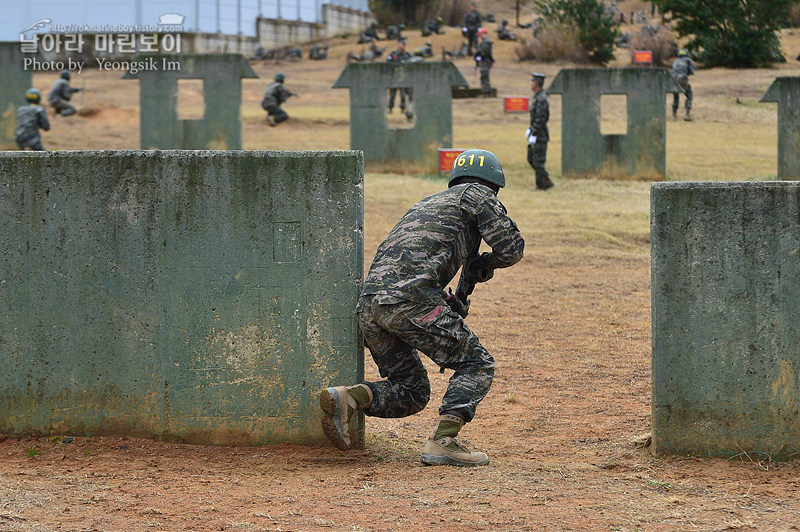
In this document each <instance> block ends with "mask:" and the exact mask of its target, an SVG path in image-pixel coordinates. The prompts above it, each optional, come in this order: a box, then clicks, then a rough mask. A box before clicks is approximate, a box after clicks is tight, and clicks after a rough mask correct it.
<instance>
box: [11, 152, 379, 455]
mask: <svg viewBox="0 0 800 532" xmlns="http://www.w3.org/2000/svg"><path fill="white" fill-rule="evenodd" d="M0 175H2V176H4V179H3V184H4V186H2V187H0V245H1V246H2V249H3V250H4V252H3V253H2V254H0V293H1V294H2V297H0V359H1V360H2V361H3V363H2V364H0V432H1V433H7V434H29V433H33V432H36V433H39V434H81V435H101V434H116V435H121V434H125V435H131V436H133V435H136V436H145V437H155V438H164V439H168V440H177V441H185V442H194V443H207V444H218V443H219V444H246V445H249V444H261V443H274V442H282V441H290V442H296V443H316V442H322V441H324V436H323V434H322V430H321V428H320V419H321V415H320V411H319V406H318V403H317V393H318V391H319V390H321V389H322V388H324V387H326V386H328V385H329V384H330V383H336V384H340V383H355V382H358V381H359V380H361V378H362V376H363V348H362V342H361V338H360V334H359V331H358V328H357V325H356V321H355V315H354V312H353V309H354V307H355V302H356V299H357V297H358V293H359V289H360V284H361V281H362V272H363V160H362V157H361V155H360V154H358V153H355V152H349V151H344V152H256V151H248V152H222V151H217V152H205V151H189V152H184V151H144V152H143V151H95V152H50V153H30V152H24V153H23V152H5V153H3V154H0ZM361 427H362V428H359V429H357V431H356V432H357V435H356V440H357V442H361V441H362V439H361V438H362V435H363V425H362V426H361ZM357 444H358V443H357Z"/></svg>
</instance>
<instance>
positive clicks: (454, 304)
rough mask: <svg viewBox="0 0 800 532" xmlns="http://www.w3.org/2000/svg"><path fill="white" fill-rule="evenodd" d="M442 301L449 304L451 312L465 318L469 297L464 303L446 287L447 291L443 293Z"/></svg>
mask: <svg viewBox="0 0 800 532" xmlns="http://www.w3.org/2000/svg"><path fill="white" fill-rule="evenodd" d="M444 301H445V303H447V304H448V305H449V306H450V308H451V309H452V310H453V312H455V313H456V314H458V315H459V316H461V317H462V318H466V317H467V314H469V304H470V301H469V299H467V302H466V304H465V303H464V302H463V301H461V300H460V299H458V298H457V297H456V295H455V294H454V293H453V291H452V290H451V289H449V288H448V289H447V292H446V293H445V295H444Z"/></svg>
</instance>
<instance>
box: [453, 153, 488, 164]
mask: <svg viewBox="0 0 800 532" xmlns="http://www.w3.org/2000/svg"><path fill="white" fill-rule="evenodd" d="M478 159H480V162H479V164H478V166H483V155H479V156H478ZM465 164H467V158H466V157H464V156H463V155H462V156H461V157H459V158H458V166H464V165H465ZM473 164H475V154H474V153H470V154H469V165H470V166H472V165H473Z"/></svg>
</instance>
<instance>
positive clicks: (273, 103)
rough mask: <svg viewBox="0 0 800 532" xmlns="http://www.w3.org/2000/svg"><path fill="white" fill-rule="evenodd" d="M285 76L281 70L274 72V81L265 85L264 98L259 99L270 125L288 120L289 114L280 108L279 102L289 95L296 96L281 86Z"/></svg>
mask: <svg viewBox="0 0 800 532" xmlns="http://www.w3.org/2000/svg"><path fill="white" fill-rule="evenodd" d="M285 79H286V76H284V75H283V72H278V73H277V74H275V81H273V82H272V83H270V84H269V85H267V90H265V91H264V99H263V100H261V108H262V109H264V110H265V111H266V112H267V121H268V122H269V125H270V126H272V127H275V126H277V125H278V124H280V123H281V122H283V121H285V120H288V119H289V115H288V114H286V111H284V110H283V109H281V104H282V103H283V102H285V101H286V100H288V99H289V97H290V96H297V94H296V93H294V92H292V91H290V90H288V89H287V88H286V87H284V86H283V81H284V80H285Z"/></svg>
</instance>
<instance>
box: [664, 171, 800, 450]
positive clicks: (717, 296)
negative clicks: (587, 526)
mask: <svg viewBox="0 0 800 532" xmlns="http://www.w3.org/2000/svg"><path fill="white" fill-rule="evenodd" d="M650 202H651V243H652V253H651V260H652V269H651V272H652V343H653V345H652V357H653V373H652V380H653V388H652V395H653V397H652V429H653V431H652V434H653V446H654V449H655V451H656V452H658V453H662V452H663V453H677V454H690V455H694V456H735V455H740V454H742V453H747V454H748V455H749V457H750V458H752V459H754V460H756V459H758V460H760V459H764V458H770V459H776V460H781V459H787V458H795V457H797V456H798V454H797V453H798V451H800V388H799V387H798V386H800V321H798V316H800V283H798V280H800V183H795V182H757V183H755V182H754V183H746V182H745V183H742V182H738V183H728V182H713V183H656V184H654V185H653V186H652V189H651V196H650Z"/></svg>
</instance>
